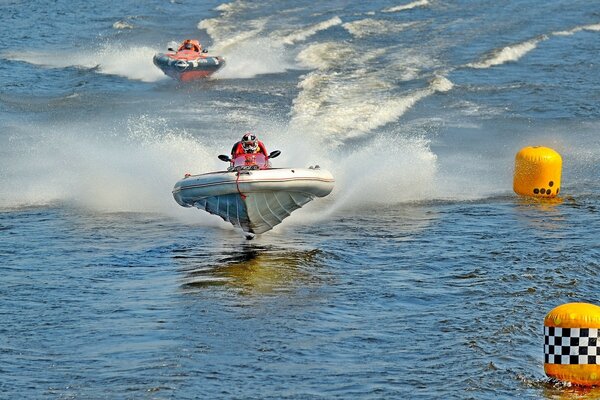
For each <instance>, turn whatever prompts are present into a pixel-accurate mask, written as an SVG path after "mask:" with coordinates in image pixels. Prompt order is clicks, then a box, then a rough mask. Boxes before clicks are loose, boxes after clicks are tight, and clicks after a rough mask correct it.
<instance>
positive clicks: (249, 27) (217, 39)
mask: <svg viewBox="0 0 600 400" xmlns="http://www.w3.org/2000/svg"><path fill="white" fill-rule="evenodd" d="M247 7H249V6H248V5H247V4H246V3H243V2H241V1H235V2H233V3H226V4H223V5H221V6H219V7H218V8H217V9H218V10H220V11H222V14H221V15H220V16H219V17H217V18H211V19H205V20H202V21H200V22H199V23H198V29H204V30H206V32H207V33H208V34H209V35H210V37H211V38H212V39H213V41H214V43H213V45H212V46H211V49H210V52H211V54H216V55H220V56H222V57H223V58H224V59H225V62H226V64H225V67H224V68H223V69H222V70H220V71H219V72H218V73H217V74H216V75H215V78H218V79H246V78H253V77H255V76H257V75H261V74H274V73H282V72H285V71H287V70H288V69H291V68H294V66H295V65H294V62H293V59H291V58H290V57H288V55H287V52H286V50H285V49H284V45H283V43H281V42H279V41H277V40H273V39H271V38H269V37H267V34H266V33H265V32H264V30H265V26H266V24H267V22H268V20H269V18H268V17H265V18H259V19H254V20H243V21H242V22H239V21H237V20H236V17H237V14H238V13H239V12H242V11H243V10H245V9H246V8H247Z"/></svg>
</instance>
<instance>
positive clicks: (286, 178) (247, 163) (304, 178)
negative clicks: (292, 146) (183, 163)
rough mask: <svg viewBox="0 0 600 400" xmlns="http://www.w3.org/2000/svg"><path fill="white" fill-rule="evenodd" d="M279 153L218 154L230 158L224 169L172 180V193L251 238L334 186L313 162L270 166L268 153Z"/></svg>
mask: <svg viewBox="0 0 600 400" xmlns="http://www.w3.org/2000/svg"><path fill="white" fill-rule="evenodd" d="M279 154H280V152H279V151H274V152H272V153H271V154H270V155H269V157H265V156H264V155H263V154H244V155H241V156H240V157H237V158H236V159H235V160H230V159H229V157H227V156H224V155H222V156H219V158H220V159H222V160H224V161H229V162H230V163H231V166H230V167H229V168H228V170H227V171H219V172H211V173H207V174H201V175H190V176H186V177H185V178H183V179H181V180H180V181H178V182H177V183H176V184H175V187H174V188H173V197H174V198H175V201H177V203H179V204H180V205H181V206H184V207H192V206H194V207H197V208H200V209H203V210H205V211H207V212H209V213H211V214H215V215H218V216H220V217H221V218H223V219H224V220H225V221H229V222H230V223H231V224H233V225H234V226H237V227H240V228H242V230H243V231H244V232H246V237H247V238H249V239H250V238H252V237H253V236H254V234H257V233H264V232H267V231H269V230H271V229H273V227H274V226H276V225H278V224H280V223H281V222H282V221H283V219H284V218H286V217H288V216H289V215H290V214H291V213H292V211H294V210H296V209H298V208H300V207H302V206H303V205H305V204H306V203H308V202H309V201H311V200H313V199H314V198H315V197H324V196H327V195H328V194H329V193H331V191H332V190H333V185H334V179H333V176H332V175H331V173H330V172H329V171H326V170H323V169H321V168H319V167H318V166H315V167H309V168H271V167H270V164H269V158H273V157H277V156H278V155H279Z"/></svg>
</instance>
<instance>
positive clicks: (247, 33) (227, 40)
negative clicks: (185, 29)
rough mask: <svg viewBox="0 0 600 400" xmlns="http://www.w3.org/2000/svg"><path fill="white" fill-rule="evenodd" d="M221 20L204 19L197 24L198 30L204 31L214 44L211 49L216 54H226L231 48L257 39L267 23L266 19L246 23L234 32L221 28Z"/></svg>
mask: <svg viewBox="0 0 600 400" xmlns="http://www.w3.org/2000/svg"><path fill="white" fill-rule="evenodd" d="M223 22H224V21H223V19H222V18H211V19H205V20H202V21H200V22H199V23H198V29H205V30H206V32H207V33H208V34H209V35H210V37H212V38H213V40H214V41H215V43H214V44H213V49H214V50H215V51H218V52H227V51H228V50H232V48H239V47H241V46H243V45H244V42H246V41H248V40H251V39H254V38H256V37H258V36H259V35H260V34H261V33H262V32H263V30H264V28H265V25H266V23H267V19H266V18H261V19H256V20H251V21H246V22H245V23H244V26H243V29H242V30H235V29H233V28H232V27H231V26H228V25H227V26H223Z"/></svg>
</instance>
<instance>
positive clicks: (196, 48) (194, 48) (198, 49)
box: [177, 39, 202, 53]
mask: <svg viewBox="0 0 600 400" xmlns="http://www.w3.org/2000/svg"><path fill="white" fill-rule="evenodd" d="M188 43H190V44H191V45H192V48H191V49H186V48H185V45H186V44H188ZM184 50H187V51H195V52H198V53H200V52H201V51H202V45H201V44H200V42H199V41H197V40H194V39H187V40H184V41H183V43H181V45H180V46H179V48H178V49H177V51H184Z"/></svg>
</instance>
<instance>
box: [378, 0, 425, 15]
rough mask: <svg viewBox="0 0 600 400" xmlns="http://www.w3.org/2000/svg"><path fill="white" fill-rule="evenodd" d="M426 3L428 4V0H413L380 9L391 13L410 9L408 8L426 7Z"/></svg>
mask: <svg viewBox="0 0 600 400" xmlns="http://www.w3.org/2000/svg"><path fill="white" fill-rule="evenodd" d="M428 5H429V0H417V1H413V2H412V3H408V4H403V5H399V6H394V7H390V8H386V9H384V10H381V11H382V12H385V13H393V12H399V11H404V10H410V9H413V8H416V7H426V6H428Z"/></svg>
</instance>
